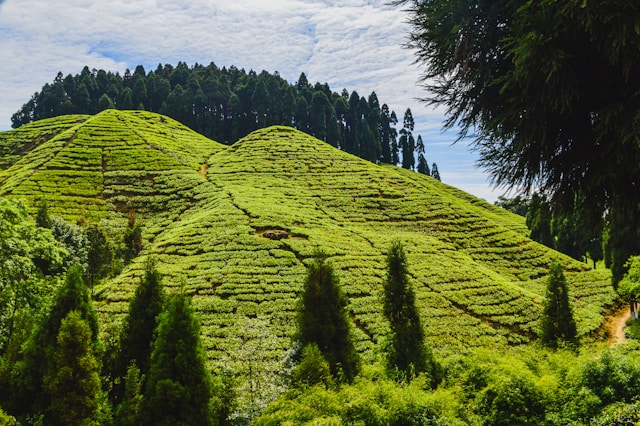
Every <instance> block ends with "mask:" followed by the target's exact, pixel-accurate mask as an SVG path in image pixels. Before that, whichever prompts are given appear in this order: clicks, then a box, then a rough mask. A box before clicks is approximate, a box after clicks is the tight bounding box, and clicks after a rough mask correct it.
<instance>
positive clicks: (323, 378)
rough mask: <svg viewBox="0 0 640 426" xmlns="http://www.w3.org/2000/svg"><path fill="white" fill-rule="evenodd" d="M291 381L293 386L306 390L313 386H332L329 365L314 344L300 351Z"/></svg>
mask: <svg viewBox="0 0 640 426" xmlns="http://www.w3.org/2000/svg"><path fill="white" fill-rule="evenodd" d="M291 381H292V383H293V385H294V386H297V387H300V388H306V387H309V386H314V385H324V387H325V388H327V389H328V388H329V387H331V386H332V385H333V379H332V377H331V369H330V368H329V363H328V362H327V360H326V359H324V357H323V356H322V352H320V349H319V348H318V345H316V344H315V343H309V344H308V345H307V346H305V347H304V349H303V350H302V359H301V360H300V364H298V366H297V367H296V368H295V369H294V370H293V374H292V377H291Z"/></svg>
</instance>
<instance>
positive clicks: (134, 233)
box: [122, 212, 142, 264]
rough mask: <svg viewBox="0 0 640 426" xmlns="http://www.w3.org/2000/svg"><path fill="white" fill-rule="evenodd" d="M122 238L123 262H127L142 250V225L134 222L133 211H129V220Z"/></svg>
mask: <svg viewBox="0 0 640 426" xmlns="http://www.w3.org/2000/svg"><path fill="white" fill-rule="evenodd" d="M122 240H123V243H124V263H125V264H128V263H129V262H131V260H132V259H133V258H134V257H136V256H137V255H138V254H140V252H141V251H142V225H141V224H140V223H136V215H135V213H134V212H129V221H128V224H127V229H126V230H125V232H124V236H123V237H122Z"/></svg>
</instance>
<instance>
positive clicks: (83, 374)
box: [43, 311, 100, 426]
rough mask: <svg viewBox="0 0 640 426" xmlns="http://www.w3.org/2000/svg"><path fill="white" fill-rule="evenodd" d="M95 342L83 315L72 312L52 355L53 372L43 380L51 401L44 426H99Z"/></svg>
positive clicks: (98, 377) (59, 334) (98, 385)
mask: <svg viewBox="0 0 640 426" xmlns="http://www.w3.org/2000/svg"><path fill="white" fill-rule="evenodd" d="M92 339H93V336H92V332H91V328H90V326H89V324H88V323H87V322H86V320H85V319H84V318H83V315H82V313H80V312H78V311H71V312H69V313H68V314H67V315H66V316H65V317H64V318H63V319H62V321H61V323H60V331H59V332H58V336H57V339H56V346H55V347H54V350H53V352H52V368H51V369H50V370H49V371H47V373H46V374H45V376H44V380H43V382H44V390H45V391H46V393H47V395H48V398H49V407H48V409H47V410H46V412H45V416H44V424H47V425H60V426H73V425H78V426H80V425H97V424H98V422H97V419H96V417H97V413H98V393H99V392H100V376H99V374H98V372H99V364H98V361H97V360H96V357H95V353H94V345H93V342H92Z"/></svg>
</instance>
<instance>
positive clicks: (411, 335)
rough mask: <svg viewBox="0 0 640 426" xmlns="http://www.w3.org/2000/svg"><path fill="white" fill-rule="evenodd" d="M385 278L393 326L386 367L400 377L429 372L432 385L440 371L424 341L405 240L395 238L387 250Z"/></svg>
mask: <svg viewBox="0 0 640 426" xmlns="http://www.w3.org/2000/svg"><path fill="white" fill-rule="evenodd" d="M386 262H387V276H386V279H385V281H384V304H383V308H384V315H385V317H386V318H387V320H388V321H389V325H390V326H391V335H390V339H389V340H390V341H389V343H388V348H387V370H388V371H389V373H390V374H391V375H394V376H396V377H397V378H398V379H401V380H402V379H410V378H412V377H414V376H416V375H417V374H419V373H423V372H426V373H428V374H430V376H431V379H432V385H435V384H437V380H438V377H437V376H438V374H437V371H436V370H437V368H436V364H435V362H434V360H433V355H432V354H431V352H430V351H429V350H428V349H427V347H426V346H425V344H424V331H423V329H422V324H421V323H420V316H419V315H418V309H417V308H416V304H415V294H414V292H413V288H412V287H411V284H410V283H409V279H408V271H407V258H406V255H405V253H404V248H403V246H402V243H401V242H399V241H395V242H393V243H392V244H391V247H390V249H389V252H388V253H387V261H386Z"/></svg>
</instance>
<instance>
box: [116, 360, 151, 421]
mask: <svg viewBox="0 0 640 426" xmlns="http://www.w3.org/2000/svg"><path fill="white" fill-rule="evenodd" d="M143 378H144V377H143V376H141V374H140V369H139V368H138V367H136V365H135V363H132V364H131V365H130V366H129V368H128V369H127V375H126V377H125V390H124V397H123V399H122V402H121V403H120V404H119V405H118V407H117V408H116V410H115V416H114V421H115V424H116V425H117V426H136V425H137V421H138V416H139V414H140V405H141V404H142V380H143Z"/></svg>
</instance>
